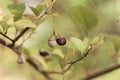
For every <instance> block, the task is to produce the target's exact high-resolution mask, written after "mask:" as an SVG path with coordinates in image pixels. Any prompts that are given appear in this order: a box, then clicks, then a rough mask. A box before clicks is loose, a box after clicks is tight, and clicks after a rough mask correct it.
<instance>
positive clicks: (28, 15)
mask: <svg viewBox="0 0 120 80" xmlns="http://www.w3.org/2000/svg"><path fill="white" fill-rule="evenodd" d="M24 16H25V17H26V18H27V19H29V20H31V21H32V22H33V21H35V19H36V16H35V15H32V14H24Z"/></svg>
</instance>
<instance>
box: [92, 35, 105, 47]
mask: <svg viewBox="0 0 120 80" xmlns="http://www.w3.org/2000/svg"><path fill="white" fill-rule="evenodd" d="M103 43H104V35H99V36H96V37H94V38H93V40H92V41H91V45H92V46H93V47H94V48H97V47H98V46H100V45H102V44H103Z"/></svg>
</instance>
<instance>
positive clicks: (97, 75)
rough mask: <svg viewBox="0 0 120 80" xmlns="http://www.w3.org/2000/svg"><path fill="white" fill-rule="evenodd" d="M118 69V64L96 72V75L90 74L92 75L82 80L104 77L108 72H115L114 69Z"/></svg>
mask: <svg viewBox="0 0 120 80" xmlns="http://www.w3.org/2000/svg"><path fill="white" fill-rule="evenodd" d="M119 68H120V64H118V65H115V66H113V67H110V68H107V69H104V70H102V71H99V72H96V73H94V74H92V75H89V76H87V77H86V78H84V79H82V80H91V79H93V78H96V77H99V76H102V75H104V74H106V73H109V72H111V71H113V70H116V69H119Z"/></svg>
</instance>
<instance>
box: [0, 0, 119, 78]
mask: <svg viewBox="0 0 120 80" xmlns="http://www.w3.org/2000/svg"><path fill="white" fill-rule="evenodd" d="M38 2H41V0H18V4H20V3H25V4H26V7H27V8H26V10H25V12H24V13H31V14H32V12H31V11H30V9H29V8H28V6H29V5H31V6H35V5H37V4H38ZM11 3H12V0H4V1H2V0H0V5H1V6H0V7H6V6H5V5H4V4H11ZM78 5H81V6H84V7H85V8H87V9H89V10H90V11H91V12H93V13H94V14H95V15H96V16H97V18H98V24H97V26H96V27H94V28H92V29H91V30H89V28H87V29H88V31H89V32H88V37H89V39H90V40H91V39H92V38H94V37H95V36H97V35H99V34H103V35H105V36H106V37H105V43H104V44H103V45H101V46H100V47H98V48H97V49H96V50H94V51H93V52H92V53H90V54H89V55H88V57H86V58H85V59H84V60H83V61H81V62H78V63H76V64H75V65H74V66H73V67H72V68H71V69H70V71H68V72H67V73H66V74H64V75H63V76H61V75H51V76H52V77H53V78H54V80H81V79H82V78H84V77H86V76H89V75H90V74H93V73H95V72H97V71H100V70H103V69H105V68H109V67H110V66H113V65H116V64H120V23H119V16H120V1H119V0H56V3H55V5H54V6H53V9H52V12H55V13H59V14H60V15H61V16H58V17H56V18H55V21H53V18H48V19H46V20H45V21H44V22H42V23H41V24H40V25H39V27H38V28H37V29H35V33H34V34H33V35H32V36H31V38H30V39H28V40H27V41H26V42H25V43H24V48H25V49H27V50H28V51H29V53H31V54H32V55H34V56H37V58H39V59H40V60H41V61H42V60H43V62H44V63H45V65H44V66H47V70H56V71H59V70H61V69H60V61H59V60H58V58H53V60H50V61H49V59H48V60H47V59H46V58H43V57H41V56H39V55H38V50H39V49H41V48H44V49H46V50H47V51H49V52H50V53H51V52H52V51H51V48H50V47H49V46H48V43H47V40H48V38H49V37H50V36H51V34H52V31H53V26H55V31H56V32H57V33H60V34H61V35H64V36H65V37H66V40H68V41H69V38H70V37H72V36H74V37H78V38H83V37H85V36H86V35H85V34H84V33H82V30H81V29H80V28H79V27H80V26H78V25H76V23H74V21H73V20H72V19H71V18H70V17H69V10H70V8H71V7H75V6H78ZM76 17H78V16H77V15H76ZM88 18H89V17H88ZM92 23H94V22H92ZM92 23H91V24H92ZM58 48H61V49H63V48H64V47H63V48H62V47H58ZM64 49H67V48H66V47H65V48H64ZM64 49H63V50H64ZM64 52H66V50H64ZM69 55H71V54H69ZM42 64H43V63H42ZM54 64H55V65H56V66H54ZM119 75H120V69H117V70H115V71H113V72H110V73H108V74H106V75H103V76H100V77H98V78H95V79H94V80H120V76H119ZM63 78H64V79H63ZM0 80H45V78H44V77H43V76H42V75H40V74H39V73H38V72H37V71H35V70H34V69H33V68H32V67H30V66H29V65H28V64H27V63H25V64H22V65H21V64H17V55H16V54H15V53H14V52H13V51H11V50H10V49H8V48H6V47H4V46H3V45H0Z"/></svg>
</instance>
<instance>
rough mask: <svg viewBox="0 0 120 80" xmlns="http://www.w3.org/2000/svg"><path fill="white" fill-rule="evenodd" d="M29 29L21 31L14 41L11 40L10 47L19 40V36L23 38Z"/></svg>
mask: <svg viewBox="0 0 120 80" xmlns="http://www.w3.org/2000/svg"><path fill="white" fill-rule="evenodd" d="M29 29H30V28H29V27H26V28H25V29H23V31H22V32H21V33H20V34H19V35H18V36H17V37H15V39H14V40H12V44H11V45H12V46H14V45H15V43H16V41H18V40H19V39H20V38H21V36H23V35H24V34H25V33H26V32H27V31H28V30H29Z"/></svg>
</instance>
